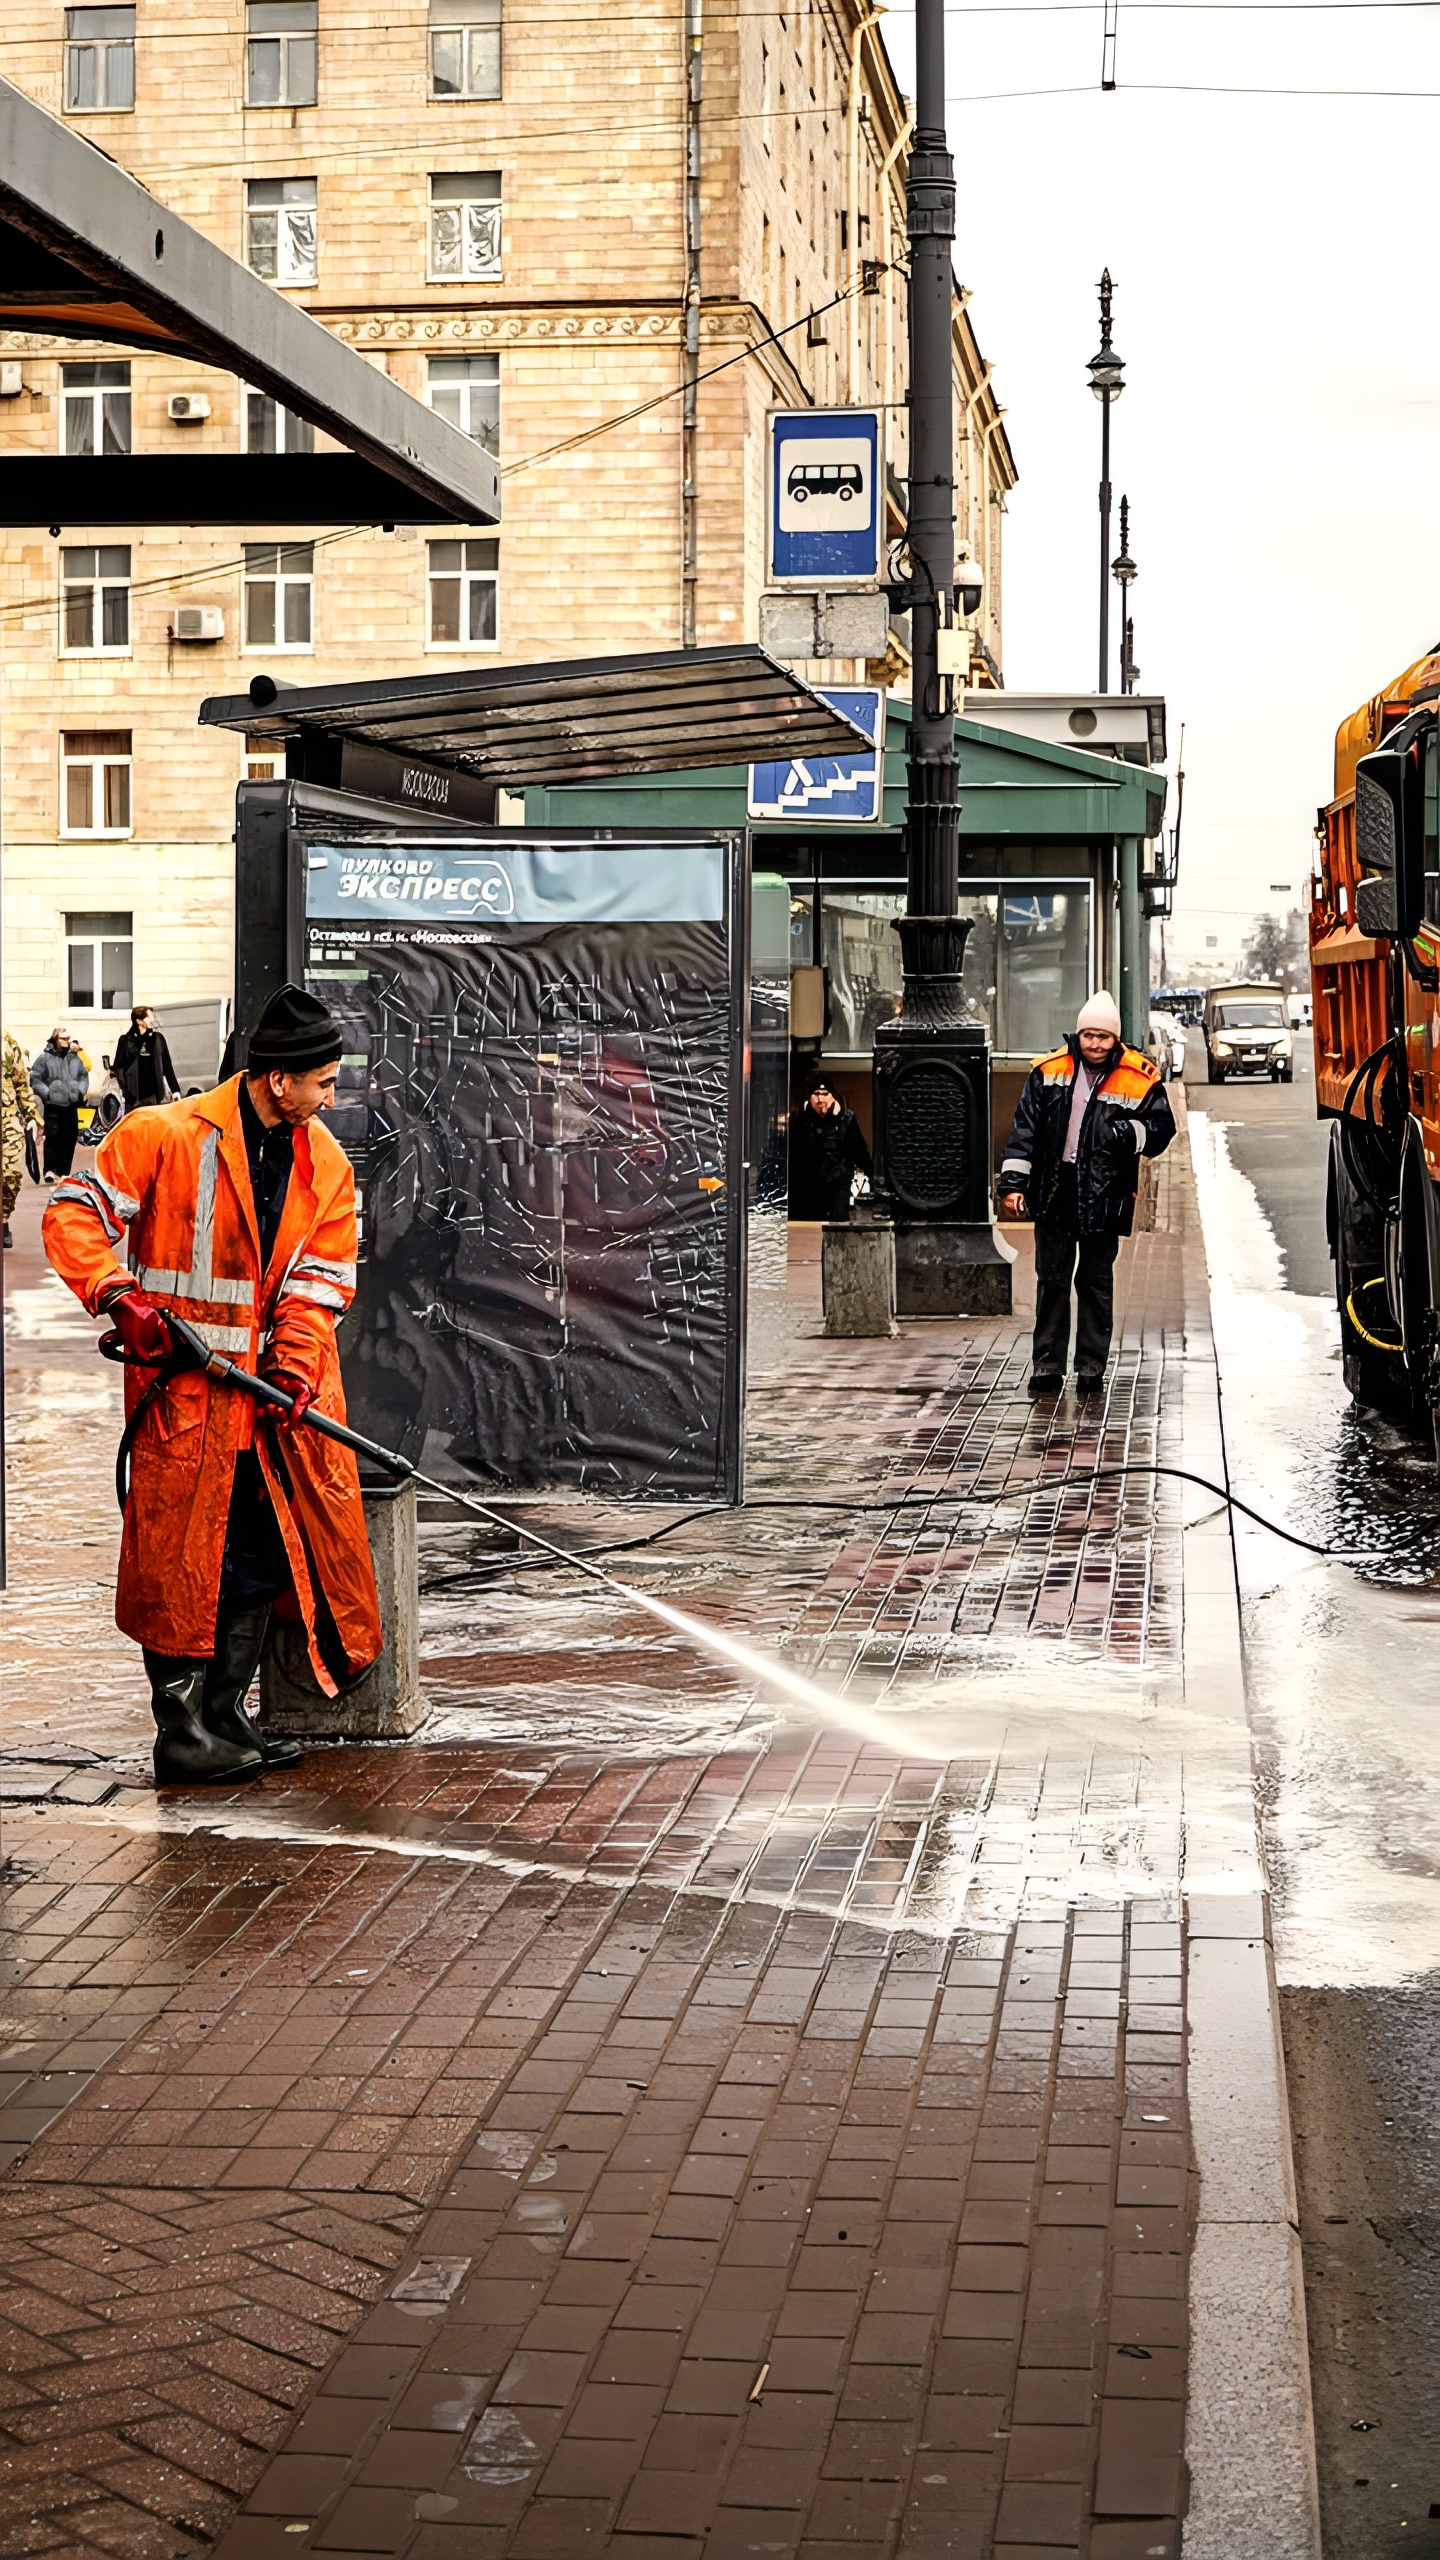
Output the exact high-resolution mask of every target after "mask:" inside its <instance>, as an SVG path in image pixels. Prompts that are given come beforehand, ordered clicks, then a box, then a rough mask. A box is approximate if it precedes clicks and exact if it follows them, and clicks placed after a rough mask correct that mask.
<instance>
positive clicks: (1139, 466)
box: [885, 0, 1440, 976]
mask: <svg viewBox="0 0 1440 2560" xmlns="http://www.w3.org/2000/svg"><path fill="white" fill-rule="evenodd" d="M913 24H914V21H913V15H912V13H911V11H910V10H909V9H902V8H901V7H899V6H898V5H897V6H895V7H893V8H892V9H891V11H890V12H889V14H888V15H887V18H886V22H885V35H886V42H887V44H888V46H889V49H890V53H891V58H892V60H893V62H894V64H895V68H896V71H897V74H898V76H899V78H900V81H901V84H902V86H903V87H905V88H906V89H907V90H909V89H913V85H914V82H913V61H914V52H913ZM1101 34H1102V15H1101V9H1100V6H1099V5H1093V6H1080V7H1072V8H1067V9H1061V10H1054V9H1051V10H1046V11H1044V12H1040V11H1036V10H1034V9H1025V8H1022V7H1020V6H1018V5H1008V0H1000V5H997V6H992V7H991V8H988V9H984V10H981V9H977V8H975V7H973V6H971V7H964V6H955V5H952V6H951V7H950V8H949V9H948V10H947V47H948V55H947V71H948V87H949V91H950V105H949V128H950V141H951V148H952V150H953V151H954V152H955V157H956V173H957V180H958V187H959V220H958V226H957V229H958V237H957V240H956V244H955V263H956V271H957V273H958V275H959V276H960V279H961V281H962V283H964V284H966V285H968V286H969V287H970V289H971V293H972V296H973V299H972V302H971V316H972V318H973V320H974V323H975V327H976V330H977V333H978V335H979V340H980V345H981V348H982V350H983V352H984V354H985V355H986V357H987V358H988V359H989V360H990V362H991V363H992V364H993V365H994V368H995V381H996V389H997V392H998V395H999V397H1000V399H1001V400H1002V402H1003V403H1004V404H1005V406H1006V410H1007V413H1008V414H1007V418H1006V425H1007V427H1008V429H1009V432H1010V436H1011V441H1012V443H1013V446H1014V449H1015V456H1016V461H1017V464H1018V466H1019V472H1020V485H1019V487H1018V488H1017V489H1016V491H1015V493H1014V495H1013V497H1012V498H1011V501H1010V506H1009V512H1008V516H1007V521H1006V558H1005V587H1004V608H1005V677H1006V682H1007V684H1009V685H1011V686H1013V687H1015V688H1016V689H1017V690H1035V691H1041V690H1057V691H1058V690H1068V689H1070V688H1075V689H1077V690H1089V689H1092V688H1093V687H1094V684H1095V681H1096V650H1097V613H1098V603H1097V589H1098V583H1099V526H1098V517H1097V509H1096V490H1097V483H1098V480H1099V476H1100V474H1099V452H1100V410H1099V405H1098V403H1097V402H1096V401H1095V399H1094V398H1093V397H1092V395H1091V393H1090V390H1089V387H1088V377H1087V376H1086V373H1085V362H1086V359H1087V357H1089V356H1090V355H1092V354H1093V353H1094V351H1095V348H1096V346H1097V345H1098V343H1099V316H1098V305H1097V301H1096V294H1095V286H1096V283H1097V281H1098V279H1099V276H1100V272H1101V269H1102V267H1104V266H1106V265H1107V264H1108V266H1109V268H1110V271H1111V274H1112V275H1113V277H1114V278H1115V283H1116V296H1115V343H1116V345H1117V347H1118V348H1119V350H1120V353H1121V354H1122V355H1123V357H1124V358H1125V365H1126V388H1125V391H1124V394H1123V396H1122V398H1121V399H1120V401H1119V402H1118V403H1117V404H1116V406H1115V408H1114V409H1113V411H1112V422H1113V435H1112V482H1113V486H1114V489H1115V495H1116V499H1117V501H1118V498H1119V495H1120V492H1121V491H1122V490H1125V491H1128V493H1129V497H1130V504H1131V551H1132V553H1133V555H1134V557H1135V559H1136V561H1137V563H1138V566H1139V571H1140V575H1139V577H1138V578H1137V580H1136V582H1135V585H1134V587H1133V589H1132V591H1131V593H1132V597H1133V604H1134V617H1135V655H1136V659H1137V661H1138V663H1139V667H1140V670H1141V673H1140V689H1141V690H1142V691H1145V692H1151V691H1154V692H1158V693H1163V694H1164V695H1165V697H1166V700H1167V704H1168V710H1169V732H1170V747H1171V769H1172V772H1173V769H1174V762H1175V750H1176V746H1177V744H1178V741H1179V735H1180V724H1181V722H1182V720H1183V721H1184V723H1185V725H1186V740H1185V771H1186V785H1185V827H1184V836H1183V841H1182V848H1181V882H1180V887H1179V891H1178V893H1177V899H1176V915H1175V923H1174V925H1173V926H1172V927H1171V929H1170V933H1171V954H1172V967H1171V975H1172V976H1173V975H1174V974H1175V970H1174V965H1173V960H1174V955H1175V954H1176V953H1177V952H1183V953H1185V954H1186V955H1187V956H1195V957H1203V956H1204V952H1203V940H1204V935H1205V934H1206V933H1207V932H1209V933H1218V934H1219V935H1220V937H1221V946H1220V947H1221V952H1222V953H1223V951H1224V949H1225V947H1226V945H1227V943H1228V944H1230V945H1231V946H1232V947H1233V945H1234V943H1235V940H1236V938H1237V936H1238V935H1239V934H1240V933H1241V932H1242V931H1243V930H1244V928H1245V927H1246V926H1248V924H1249V922H1250V919H1251V918H1252V917H1253V916H1254V915H1255V914H1256V913H1257V912H1258V911H1259V910H1261V909H1263V908H1267V907H1268V908H1272V909H1274V910H1277V911H1278V910H1282V909H1284V908H1285V907H1287V906H1289V905H1292V904H1294V903H1296V902H1297V901H1301V900H1303V893H1304V884H1305V882H1306V880H1307V878H1308V874H1309V866H1310V857H1311V828H1312V826H1313V823H1314V815H1315V810H1316V808H1317V806H1318V805H1319V804H1320V803H1321V802H1323V801H1324V800H1327V799H1328V798H1329V796H1330V789H1331V757H1332V750H1333V738H1334V732H1335V729H1336V727H1337V725H1338V724H1339V722H1340V721H1341V720H1342V719H1343V718H1344V717H1345V716H1346V715H1347V713H1349V712H1350V711H1352V710H1353V709H1354V708H1355V707H1356V705H1357V704H1358V703H1360V702H1361V701H1363V700H1364V699H1365V698H1366V697H1367V696H1368V695H1369V694H1371V693H1373V692H1375V691H1377V690H1378V688H1379V687H1380V686H1381V685H1382V684H1384V683H1387V682H1388V681H1389V679H1390V678H1391V677H1392V676H1394V675H1398V674H1399V672H1400V670H1401V669H1402V668H1403V667H1405V666H1407V665H1408V664H1409V663H1410V661H1411V660H1412V659H1413V658H1416V657H1418V656H1419V655H1420V654H1421V652H1422V651H1423V650H1424V649H1426V648H1427V647H1428V646H1430V644H1431V643H1432V642H1434V641H1436V640H1440V511H1437V509H1436V508H1435V507H1434V506H1433V505H1432V504H1431V503H1430V500H1429V479H1430V476H1431V473H1432V472H1433V468H1434V461H1435V457H1436V452H1437V436H1440V330H1437V327H1436V324H1435V321H1434V319H1433V317H1432V304H1433V300H1434V289H1433V285H1432V283H1431V280H1430V276H1429V261H1428V256H1427V252H1426V245H1425V244H1426V241H1427V238H1428V227H1429V215H1430V209H1431V199H1432V197H1433V192H1434V178H1433V172H1434V166H1435V156H1434V139H1433V137H1434V131H1435V120H1436V116H1437V112H1440V24H1437V15H1436V12H1435V11H1434V10H1433V9H1430V8H1426V7H1417V6H1413V5H1412V6H1408V7H1406V6H1402V7H1394V6H1391V7H1379V6H1374V5H1365V6H1359V7H1345V8H1336V7H1329V8H1316V7H1304V8H1302V7H1297V6H1295V5H1293V0H1290V5H1287V6H1285V7H1283V8H1281V7H1274V8H1264V9H1262V8H1259V7H1256V6H1253V5H1247V6H1243V7H1236V8H1219V7H1215V6H1214V5H1210V6H1206V5H1199V4H1198V0H1197V5H1190V6H1183V7H1177V6H1174V5H1171V6H1156V5H1154V0H1152V5H1150V6H1144V7H1142V6H1140V5H1139V0H1120V9H1119V47H1118V65H1117V68H1118V73H1119V79H1120V84H1121V85H1120V89H1119V91H1117V92H1116V93H1113V94H1110V95H1106V94H1103V93H1102V92H1101V91H1100V89H1099V86H1098V83H1099V74H1100V53H1101ZM1186 83H1188V84H1193V83H1208V84H1219V85H1222V86H1232V85H1238V86H1242V87H1243V86H1255V85H1262V84H1269V85H1276V86H1283V87H1286V88H1292V87H1302V88H1319V89H1338V90H1340V91H1342V92H1344V93H1345V94H1343V95H1341V96H1340V97H1330V98H1313V97H1309V98H1306V97H1299V98H1297V97H1274V96H1270V97H1254V96H1249V97H1246V96H1223V95H1222V96H1213V95H1212V96H1205V95H1193V94H1190V95H1187V94H1165V91H1164V89H1163V88H1161V87H1159V86H1158V85H1150V84H1186ZM1132 84H1133V85H1132ZM1072 87H1073V88H1077V89H1078V90H1079V91H1080V92H1081V94H1077V95H1065V96H1058V97H1048V98H1046V97H1034V96H1031V97H1025V98H1016V99H1012V100H1008V101H1002V100H1000V99H998V98H994V97H993V96H992V98H991V100H990V102H988V103H987V102H985V99H986V93H987V92H989V93H994V92H997V91H1005V90H1032V91H1033V90H1038V89H1049V88H1056V89H1070V88H1072ZM1360 89H1369V90H1386V89H1388V90H1399V91H1401V92H1403V93H1404V94H1402V95H1401V96H1399V97H1395V98H1379V97H1371V98H1363V97H1356V96H1354V95H1353V94H1352V93H1353V92H1354V91H1356V90H1360ZM1425 91H1428V92H1430V93H1431V99H1432V103H1428V104H1427V103H1425V102H1424V100H1423V99H1421V98H1417V97H1416V96H1415V94H1414V93H1416V92H1425ZM1427 465H1428V466H1429V469H1428V470H1427ZM1115 537H1116V538H1115V541H1114V544H1113V550H1118V549H1119V539H1118V523H1117V525H1116V527H1115ZM1114 594H1115V597H1116V602H1117V604H1118V590H1114ZM1111 623H1112V638H1111V650H1112V672H1111V682H1112V685H1114V686H1117V687H1118V683H1119V672H1118V614H1117V612H1116V610H1115V609H1114V607H1113V606H1112V616H1111ZM962 791H963V774H962ZM1170 815H1171V816H1172V818H1173V797H1172V804H1171V811H1170ZM1272 881H1288V882H1291V883H1293V885H1294V891H1295V895H1294V897H1292V898H1285V897H1276V896H1272V895H1271V894H1270V884H1271V882H1272Z"/></svg>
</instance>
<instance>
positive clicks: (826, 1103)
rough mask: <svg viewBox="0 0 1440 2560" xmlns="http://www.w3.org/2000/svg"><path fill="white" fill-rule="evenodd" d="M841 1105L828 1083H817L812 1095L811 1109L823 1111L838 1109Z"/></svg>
mask: <svg viewBox="0 0 1440 2560" xmlns="http://www.w3.org/2000/svg"><path fill="white" fill-rule="evenodd" d="M839 1107H840V1106H839V1104H838V1103H837V1101H836V1099H835V1096H834V1094H833V1093H832V1092H831V1090H830V1087H829V1086H828V1084H817V1085H816V1087H815V1090H814V1092H813V1093H812V1094H811V1096H810V1108H811V1110H812V1111H821V1112H825V1111H838V1109H839Z"/></svg>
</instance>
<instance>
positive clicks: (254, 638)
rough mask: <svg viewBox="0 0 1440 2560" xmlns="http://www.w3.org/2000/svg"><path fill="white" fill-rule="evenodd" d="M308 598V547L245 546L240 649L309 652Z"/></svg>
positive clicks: (311, 557) (311, 550) (311, 563)
mask: <svg viewBox="0 0 1440 2560" xmlns="http://www.w3.org/2000/svg"><path fill="white" fill-rule="evenodd" d="M314 593H315V545H314V543H313V542H247V543H246V545H245V646H246V648H247V649H308V648H310V647H311V646H312V641H311V628H312V601H313V598H314Z"/></svg>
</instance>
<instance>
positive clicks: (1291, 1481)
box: [1190, 1109, 1440, 1985]
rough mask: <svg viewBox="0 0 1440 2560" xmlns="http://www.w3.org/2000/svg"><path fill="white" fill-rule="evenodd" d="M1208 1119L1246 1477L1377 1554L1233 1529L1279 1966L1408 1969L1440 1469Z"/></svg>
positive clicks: (1215, 1302) (1421, 1833) (1439, 1895)
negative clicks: (1409, 1433) (1363, 1369)
mask: <svg viewBox="0 0 1440 2560" xmlns="http://www.w3.org/2000/svg"><path fill="white" fill-rule="evenodd" d="M1190 1130H1191V1147H1192V1153H1193V1157H1194V1163H1195V1175H1196V1183H1197V1187H1198V1190H1199V1194H1200V1205H1201V1213H1202V1217H1203V1220H1204V1228H1205V1244H1206V1253H1207V1258H1208V1261H1209V1266H1210V1288H1211V1313H1212V1321H1213V1325H1214V1331H1215V1344H1216V1351H1217V1354H1218V1358H1219V1363H1220V1374H1221V1381H1222V1389H1223V1395H1224V1410H1225V1428H1226V1445H1227V1450H1228V1455H1229V1462H1230V1469H1231V1475H1232V1480H1233V1482H1234V1485H1235V1489H1236V1491H1237V1492H1239V1493H1243V1494H1244V1495H1245V1496H1246V1498H1247V1499H1248V1500H1250V1501H1253V1502H1254V1503H1255V1505H1256V1507H1257V1509H1259V1510H1261V1511H1264V1512H1267V1513H1268V1514H1270V1515H1271V1516H1272V1517H1275V1518H1277V1519H1279V1520H1282V1521H1283V1522H1285V1524H1286V1525H1287V1526H1289V1527H1292V1528H1296V1529H1298V1530H1299V1531H1300V1532H1301V1534H1302V1535H1304V1536H1307V1537H1312V1538H1315V1539H1318V1540H1323V1541H1327V1542H1332V1543H1334V1544H1336V1545H1345V1546H1350V1545H1353V1546H1355V1547H1356V1548H1363V1549H1365V1550H1367V1551H1369V1552H1368V1553H1367V1560H1366V1562H1365V1564H1364V1565H1363V1566H1359V1567H1350V1566H1343V1565H1337V1564H1333V1563H1326V1562H1323V1561H1321V1560H1320V1559H1318V1558H1312V1557H1307V1556H1304V1555H1302V1554H1300V1553H1299V1552H1298V1551H1297V1550H1295V1549H1292V1548H1287V1547H1283V1546H1281V1545H1280V1544H1279V1542H1278V1541H1277V1540H1275V1539H1273V1538H1271V1537H1268V1536H1267V1535H1266V1533H1265V1531H1264V1530H1262V1529H1259V1528H1255V1527H1252V1526H1250V1525H1249V1524H1248V1523H1247V1522H1245V1521H1244V1520H1243V1519H1238V1518H1237V1520H1236V1524H1235V1543H1236V1554H1237V1558H1238V1561H1239V1569H1240V1581H1241V1591H1242V1595H1243V1598H1244V1604H1245V1646H1246V1674H1247V1682H1248V1686H1249V1691H1250V1700H1251V1711H1252V1723H1253V1726H1254V1731H1255V1736H1256V1744H1257V1753H1258V1758H1259V1763H1260V1775H1261V1780H1262V1788H1263V1793H1264V1797H1265V1806H1264V1818H1265V1837H1266V1854H1267V1859H1268V1862H1269V1866H1270V1872H1271V1880H1272V1884H1273V1887H1274V1892H1275V1910H1276V1922H1275V1926H1276V1960H1277V1966H1278V1969H1279V1973H1280V1977H1281V1980H1282V1981H1284V1982H1287V1983H1313V1984H1319V1983H1334V1984H1346V1985H1360V1984H1366V1983H1384V1982H1393V1981H1396V1980H1398V1979H1401V1978H1403V1977H1405V1976H1407V1975H1409V1974H1412V1973H1417V1972H1423V1971H1425V1970H1426V1969H1427V1968H1428V1967H1430V1966H1432V1965H1433V1963H1434V1961H1435V1947H1436V1944H1437V1933H1440V1730H1437V1716H1436V1709H1435V1693H1434V1673H1433V1634H1434V1631H1435V1629H1436V1628H1437V1627H1440V1475H1437V1473H1436V1471H1435V1469H1434V1468H1433V1466H1431V1465H1430V1463H1429V1462H1428V1461H1426V1460H1425V1459H1424V1458H1423V1457H1422V1455H1421V1453H1420V1452H1419V1451H1418V1450H1417V1449H1416V1448H1415V1446H1414V1444H1413V1443H1411V1442H1410V1441H1408V1440H1407V1439H1406V1437H1405V1435H1404V1434H1403V1433H1401V1432H1400V1431H1398V1430H1396V1429H1394V1428H1393V1427H1392V1426H1391V1425H1389V1424H1388V1423H1386V1422H1384V1421H1383V1420H1382V1419H1381V1418H1379V1417H1378V1416H1375V1415H1371V1414H1367V1413H1364V1412H1362V1411H1361V1410H1360V1409H1358V1408H1357V1407H1355V1406H1353V1405H1352V1404H1351V1401H1350V1399H1349V1397H1348V1396H1347V1394H1346V1392H1345V1387H1344V1383H1343V1380H1342V1378H1341V1374H1340V1357H1339V1332H1338V1320H1337V1317H1336V1312H1335V1309H1334V1306H1333V1304H1332V1303H1331V1302H1330V1301H1328V1300H1326V1299H1322V1298H1316V1297H1309V1296H1304V1295H1301V1294H1299V1293H1298V1292H1295V1291H1291V1290H1289V1289H1287V1287H1286V1285H1285V1267H1284V1256H1283V1254H1282V1252H1281V1250H1280V1247H1279V1245H1278V1243H1277V1241H1276V1237H1275V1233H1274V1230H1273V1228H1272V1226H1271V1224H1270V1221H1269V1219H1268V1218H1267V1217H1266V1214H1265V1210H1264V1207H1263V1205H1262V1202H1261V1199H1260V1196H1259V1194H1258V1192H1257V1190H1256V1188H1255V1185H1254V1184H1253V1183H1252V1182H1251V1181H1250V1179H1249V1177H1248V1176H1247V1175H1245V1174H1244V1173H1242V1172H1241V1171H1240V1170H1239V1168H1238V1167H1237V1166H1236V1165H1235V1164H1234V1163H1233V1162H1232V1161H1231V1157H1230V1153H1229V1148H1228V1145H1227V1141H1226V1136H1225V1126H1224V1123H1223V1121H1218V1120H1216V1119H1215V1118H1214V1117H1213V1116H1212V1115H1211V1114H1210V1113H1208V1112H1203V1111H1199V1110H1194V1109H1192V1111H1191V1115H1190ZM1317 1214H1319V1215H1323V1203H1320V1204H1317Z"/></svg>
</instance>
